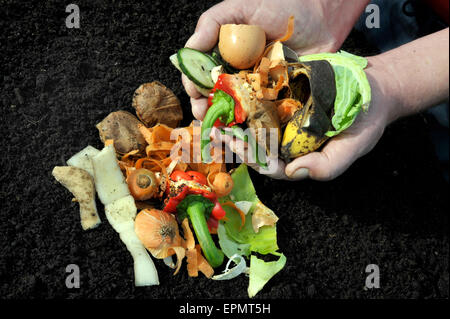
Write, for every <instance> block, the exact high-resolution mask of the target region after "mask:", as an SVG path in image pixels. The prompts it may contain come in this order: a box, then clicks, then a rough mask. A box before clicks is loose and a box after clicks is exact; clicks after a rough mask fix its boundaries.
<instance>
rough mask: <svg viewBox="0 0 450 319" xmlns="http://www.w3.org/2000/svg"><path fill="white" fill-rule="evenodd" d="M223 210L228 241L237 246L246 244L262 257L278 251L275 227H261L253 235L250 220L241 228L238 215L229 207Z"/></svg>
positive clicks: (246, 220)
mask: <svg viewBox="0 0 450 319" xmlns="http://www.w3.org/2000/svg"><path fill="white" fill-rule="evenodd" d="M223 209H224V210H225V212H226V217H227V219H228V220H227V221H224V222H223V225H224V226H225V230H226V233H227V235H228V236H229V238H230V239H232V240H234V241H235V242H237V243H239V244H248V245H250V250H251V251H254V252H257V253H260V254H264V255H265V254H269V253H271V252H274V251H277V250H278V245H277V229H276V226H263V227H261V228H260V229H259V231H258V233H255V232H254V230H253V226H252V220H251V218H246V219H245V224H244V226H243V227H242V228H241V217H240V216H239V213H238V212H236V211H235V210H234V209H233V208H232V207H229V206H224V207H223Z"/></svg>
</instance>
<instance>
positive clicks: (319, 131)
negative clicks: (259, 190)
mask: <svg viewBox="0 0 450 319" xmlns="http://www.w3.org/2000/svg"><path fill="white" fill-rule="evenodd" d="M290 67H291V68H292V71H291V72H290V74H289V89H290V90H289V95H290V97H291V98H294V99H296V100H298V101H300V104H301V105H302V107H301V108H300V109H299V110H297V111H296V112H295V114H294V115H293V117H292V118H291V120H290V121H289V122H288V124H287V125H286V128H285V130H284V134H283V139H282V141H281V157H282V158H283V159H284V160H285V161H290V160H291V159H293V158H296V157H299V156H302V155H305V154H307V153H310V152H313V151H315V150H316V149H318V148H319V147H320V146H321V145H322V144H323V143H324V142H325V141H326V140H327V139H328V137H327V136H326V135H325V133H326V132H327V131H328V130H330V129H331V128H332V124H331V118H332V115H333V114H332V113H333V106H334V100H335V98H336V83H335V76H334V71H333V67H332V66H331V64H330V63H329V62H328V61H326V60H318V61H310V62H303V63H293V64H290Z"/></svg>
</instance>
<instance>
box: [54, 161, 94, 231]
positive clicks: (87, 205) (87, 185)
mask: <svg viewBox="0 0 450 319" xmlns="http://www.w3.org/2000/svg"><path fill="white" fill-rule="evenodd" d="M52 174H53V177H55V179H56V180H57V181H58V182H59V183H61V184H62V185H63V186H64V187H65V188H67V189H68V190H69V191H70V192H71V193H72V194H73V196H75V199H76V201H77V202H78V204H79V205H80V219H81V227H83V229H84V230H87V229H92V228H95V227H97V226H98V225H99V224H100V217H99V216H98V213H97V206H96V204H95V187H94V180H93V178H92V176H91V175H90V174H89V173H88V172H87V171H85V170H84V169H81V168H78V167H73V166H56V167H55V168H53V171H52Z"/></svg>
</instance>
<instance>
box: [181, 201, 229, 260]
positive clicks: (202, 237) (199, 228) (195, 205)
mask: <svg viewBox="0 0 450 319" xmlns="http://www.w3.org/2000/svg"><path fill="white" fill-rule="evenodd" d="M213 207H214V204H213V203H212V202H211V201H210V200H209V199H206V198H204V197H203V196H201V195H188V196H186V197H185V198H184V199H183V200H182V201H181V202H180V203H179V204H178V206H177V213H178V218H179V220H184V218H186V217H189V220H190V221H191V224H192V227H193V228H194V232H195V235H196V236H197V240H198V242H199V244H200V247H201V248H202V251H203V254H204V255H205V258H206V260H208V262H209V264H210V265H211V267H213V268H215V267H219V266H220V265H222V263H223V259H224V254H223V252H222V251H221V250H220V249H218V248H217V247H216V245H215V244H214V241H213V239H212V237H211V234H210V233H209V229H208V225H207V224H206V217H205V215H206V214H208V215H209V214H211V210H212V209H213Z"/></svg>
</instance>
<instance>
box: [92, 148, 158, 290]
mask: <svg viewBox="0 0 450 319" xmlns="http://www.w3.org/2000/svg"><path fill="white" fill-rule="evenodd" d="M92 166H93V169H94V177H95V186H96V188H97V193H98V195H99V198H100V200H101V202H102V203H103V204H104V205H105V214H106V218H107V219H108V222H109V223H110V224H111V226H112V227H113V228H114V230H115V231H116V232H118V233H119V235H120V239H121V240H122V242H123V243H124V244H125V246H126V247H127V249H128V251H129V252H130V253H131V256H132V257H133V261H134V281H135V285H136V286H152V285H159V279H158V273H157V271H156V268H155V264H154V263H153V261H152V259H151V257H150V256H149V255H148V253H147V251H146V249H145V247H144V246H143V245H142V243H141V241H140V240H139V239H138V237H137V236H136V233H135V231H134V219H135V217H136V213H137V208H136V204H135V202H134V198H133V197H132V196H131V195H130V191H129V189H128V185H127V183H126V181H125V178H124V176H123V174H122V172H121V170H120V167H119V165H118V164H117V160H116V153H115V150H114V147H113V146H112V145H109V146H106V147H105V148H103V150H102V151H101V152H100V153H98V154H97V155H95V156H93V157H92Z"/></svg>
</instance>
